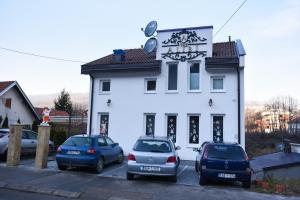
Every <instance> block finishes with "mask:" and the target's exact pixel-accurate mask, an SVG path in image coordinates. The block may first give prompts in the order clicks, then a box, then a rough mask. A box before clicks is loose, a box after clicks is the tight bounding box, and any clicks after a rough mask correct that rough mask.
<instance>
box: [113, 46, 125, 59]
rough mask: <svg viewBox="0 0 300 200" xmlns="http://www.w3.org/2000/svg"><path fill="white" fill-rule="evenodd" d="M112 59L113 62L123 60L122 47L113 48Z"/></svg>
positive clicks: (123, 52)
mask: <svg viewBox="0 0 300 200" xmlns="http://www.w3.org/2000/svg"><path fill="white" fill-rule="evenodd" d="M113 59H114V61H115V62H122V61H124V60H125V51H124V50H123V49H114V50H113Z"/></svg>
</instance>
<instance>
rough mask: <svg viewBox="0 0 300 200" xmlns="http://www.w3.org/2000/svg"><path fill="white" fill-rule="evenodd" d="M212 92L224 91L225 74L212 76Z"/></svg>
mask: <svg viewBox="0 0 300 200" xmlns="http://www.w3.org/2000/svg"><path fill="white" fill-rule="evenodd" d="M211 85H212V92H223V91H224V76H213V77H211Z"/></svg>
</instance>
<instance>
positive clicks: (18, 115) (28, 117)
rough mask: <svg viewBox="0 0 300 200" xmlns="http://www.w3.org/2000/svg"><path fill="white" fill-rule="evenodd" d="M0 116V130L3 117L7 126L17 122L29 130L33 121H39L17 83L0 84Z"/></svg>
mask: <svg viewBox="0 0 300 200" xmlns="http://www.w3.org/2000/svg"><path fill="white" fill-rule="evenodd" d="M0 116H1V117H0V118H1V119H2V120H0V128H1V127H2V125H3V123H4V119H5V117H7V118H8V125H10V124H15V123H18V122H19V123H21V124H23V125H24V127H26V128H31V126H32V123H33V121H34V120H37V121H39V120H40V119H39V116H38V115H37V113H36V112H35V110H34V107H33V106H32V104H31V102H30V100H29V99H28V97H27V96H26V94H25V93H24V92H23V90H22V88H21V87H20V85H19V84H18V82H17V81H5V82H0Z"/></svg>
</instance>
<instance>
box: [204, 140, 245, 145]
mask: <svg viewBox="0 0 300 200" xmlns="http://www.w3.org/2000/svg"><path fill="white" fill-rule="evenodd" d="M204 143H205V145H207V144H209V145H222V146H240V144H239V143H237V142H213V141H206V142H203V144H204Z"/></svg>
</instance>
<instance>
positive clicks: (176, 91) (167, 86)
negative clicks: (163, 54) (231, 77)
mask: <svg viewBox="0 0 300 200" xmlns="http://www.w3.org/2000/svg"><path fill="white" fill-rule="evenodd" d="M166 64H167V72H166V77H167V79H166V93H178V72H179V62H167V63H166ZM170 65H176V66H177V76H176V90H169V78H170V77H169V71H170Z"/></svg>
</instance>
